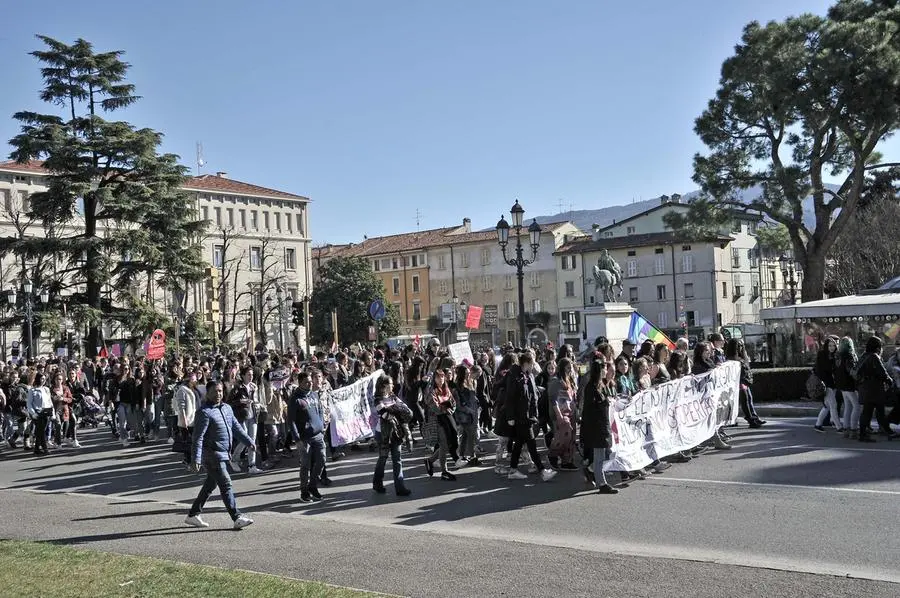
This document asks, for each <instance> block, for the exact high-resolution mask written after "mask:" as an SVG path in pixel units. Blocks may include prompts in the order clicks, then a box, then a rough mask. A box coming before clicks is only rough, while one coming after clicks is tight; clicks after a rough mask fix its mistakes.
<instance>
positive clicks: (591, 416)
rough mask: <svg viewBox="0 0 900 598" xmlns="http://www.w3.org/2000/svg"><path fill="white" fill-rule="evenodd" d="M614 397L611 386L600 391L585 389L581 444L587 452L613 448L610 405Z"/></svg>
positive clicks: (591, 388)
mask: <svg viewBox="0 0 900 598" xmlns="http://www.w3.org/2000/svg"><path fill="white" fill-rule="evenodd" d="M614 395H615V391H614V389H613V388H612V387H610V386H603V387H601V388H600V390H597V389H596V388H593V387H590V386H588V387H587V388H585V389H584V403H583V405H582V409H581V443H582V445H583V446H584V450H585V451H586V452H587V451H591V450H593V449H608V448H611V447H612V431H611V429H610V422H609V405H610V400H611V399H612V398H613V396H614Z"/></svg>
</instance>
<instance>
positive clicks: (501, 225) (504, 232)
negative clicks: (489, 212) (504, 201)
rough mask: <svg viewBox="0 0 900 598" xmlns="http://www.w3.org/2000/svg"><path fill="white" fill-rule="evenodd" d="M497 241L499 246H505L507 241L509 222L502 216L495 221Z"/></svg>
mask: <svg viewBox="0 0 900 598" xmlns="http://www.w3.org/2000/svg"><path fill="white" fill-rule="evenodd" d="M497 242H498V243H500V247H506V244H507V243H509V223H508V222H507V221H506V218H504V217H503V216H501V217H500V222H498V223H497Z"/></svg>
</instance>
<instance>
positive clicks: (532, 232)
mask: <svg viewBox="0 0 900 598" xmlns="http://www.w3.org/2000/svg"><path fill="white" fill-rule="evenodd" d="M509 214H510V219H511V220H512V227H510V225H509V223H508V222H507V221H506V218H504V217H502V216H501V217H500V222H498V223H497V242H498V243H499V244H500V251H501V252H502V253H503V261H505V262H506V263H507V264H509V265H510V266H515V268H516V278H517V280H518V282H519V337H520V340H521V342H522V344H524V343H525V339H526V333H525V288H524V278H525V271H524V268H525V266H528V265H529V264H532V263H534V261H535V260H536V259H537V253H538V248H539V247H540V245H541V227H540V225H539V224H538V223H537V220H532V222H531V225H530V226H529V227H528V234H529V237H530V239H529V240H530V243H531V259H525V257H524V255H523V247H522V234H521V233H522V223H523V221H524V219H525V208H523V207H522V206H521V205H520V204H519V200H518V199H517V200H516V203H515V204H514V205H513V207H512V208H511V209H510V210H509ZM510 228H514V229H515V235H516V255H515V257H514V258H508V257H506V247H507V245H509V229H510Z"/></svg>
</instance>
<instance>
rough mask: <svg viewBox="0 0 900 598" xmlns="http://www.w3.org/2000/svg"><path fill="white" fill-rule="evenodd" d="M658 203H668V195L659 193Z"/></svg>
mask: <svg viewBox="0 0 900 598" xmlns="http://www.w3.org/2000/svg"><path fill="white" fill-rule="evenodd" d="M659 203H661V204H667V203H669V196H668V195H660V197H659Z"/></svg>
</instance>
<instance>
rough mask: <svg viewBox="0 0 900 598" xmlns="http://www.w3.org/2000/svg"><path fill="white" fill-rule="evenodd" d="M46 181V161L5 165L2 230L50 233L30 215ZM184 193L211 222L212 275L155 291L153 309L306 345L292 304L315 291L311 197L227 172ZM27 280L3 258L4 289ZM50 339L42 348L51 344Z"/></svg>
mask: <svg viewBox="0 0 900 598" xmlns="http://www.w3.org/2000/svg"><path fill="white" fill-rule="evenodd" d="M48 182H49V172H47V171H46V170H45V169H44V168H43V166H42V164H41V163H40V162H30V163H28V164H17V163H14V162H3V163H0V235H3V236H12V235H15V234H26V235H35V234H37V235H40V234H44V232H43V227H42V226H41V224H40V222H36V221H32V220H30V219H29V217H28V211H29V197H30V196H31V195H33V194H34V193H37V192H41V191H45V190H46V189H47V185H48ZM183 190H184V191H185V192H187V193H188V194H189V201H190V202H192V204H193V205H194V207H195V209H196V211H197V217H198V218H199V219H204V220H206V221H207V228H206V231H205V233H204V235H203V237H202V239H201V243H202V254H203V257H204V259H205V260H206V261H207V263H208V269H207V280H206V281H204V282H201V283H198V284H190V285H188V286H187V289H186V292H185V293H184V296H175V295H174V294H172V293H167V292H165V291H163V290H161V289H154V292H153V293H152V294H151V296H150V301H151V303H152V304H153V306H154V307H155V308H156V309H158V310H160V311H165V312H166V313H169V314H172V315H173V316H176V317H182V318H183V317H185V315H187V314H192V313H195V314H198V315H199V316H200V317H201V318H202V319H203V320H205V321H207V322H209V323H210V324H212V325H213V327H214V328H215V330H216V331H217V333H219V332H221V331H225V335H224V337H221V338H219V339H218V340H220V341H221V342H230V343H241V342H244V341H245V340H247V339H248V336H249V335H251V334H252V333H254V332H256V333H257V339H259V338H261V337H263V336H265V338H266V341H267V344H268V345H269V346H272V347H277V346H279V345H281V344H282V343H283V344H284V346H285V347H288V346H301V347H302V346H303V345H304V341H305V329H304V328H303V327H302V326H300V327H295V326H293V325H291V324H290V303H291V301H292V300H298V301H299V300H302V299H303V298H305V297H308V296H309V295H310V294H311V292H312V273H311V246H310V234H309V212H308V207H309V203H310V200H309V199H308V198H306V197H303V196H300V195H295V194H292V193H286V192H283V191H277V190H274V189H268V188H266V187H261V186H258V185H253V184H250V183H244V182H241V181H236V180H233V179H230V178H228V176H227V175H226V173H224V172H220V173H217V174H215V175H201V176H196V177H189V178H188V179H187V180H186V181H185V184H184V185H183ZM83 226H84V222H83V220H80V219H79V217H78V216H77V214H76V216H75V218H74V219H73V220H72V221H71V223H70V224H68V225H67V228H68V229H72V230H67V231H66V232H67V233H68V232H73V231H76V232H77V229H78V228H79V227H83ZM20 231H21V232H20ZM103 232H104V231H102V230H101V234H103ZM21 277H22V268H21V265H20V264H18V263H17V262H16V259H15V257H14V256H12V255H6V256H3V257H2V258H0V285H2V289H3V290H6V289H9V288H13V286H14V285H18V284H19V281H20V279H21ZM73 290H75V291H77V290H79V289H78V288H77V287H75V288H74V289H73ZM104 294H105V295H106V296H109V297H112V295H113V293H112V289H104ZM210 294H212V295H213V296H212V297H211V296H210ZM215 295H218V296H217V297H216V296H215ZM279 295H280V296H281V298H282V305H281V310H279V309H278V305H277V301H278V297H279ZM267 299H268V302H267V301H266V300H267ZM267 303H268V305H267ZM262 331H265V332H264V333H263V332H262ZM5 332H6V337H7V339H8V340H9V341H10V343H11V342H13V341H15V342H18V341H19V339H18V337H19V332H18V329H16V330H11V329H10V330H6V331H5ZM81 332H82V331H76V335H80V334H81ZM103 334H104V337H105V338H106V339H108V340H111V341H114V340H116V339H125V338H127V337H128V336H129V331H128V330H126V329H125V328H124V327H123V326H121V325H120V324H118V323H117V322H104V324H103ZM44 340H45V342H44V344H42V345H40V349H41V350H43V349H45V348H46V346H47V345H49V341H48V340H47V339H44ZM5 348H6V346H5V344H4V349H5Z"/></svg>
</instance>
